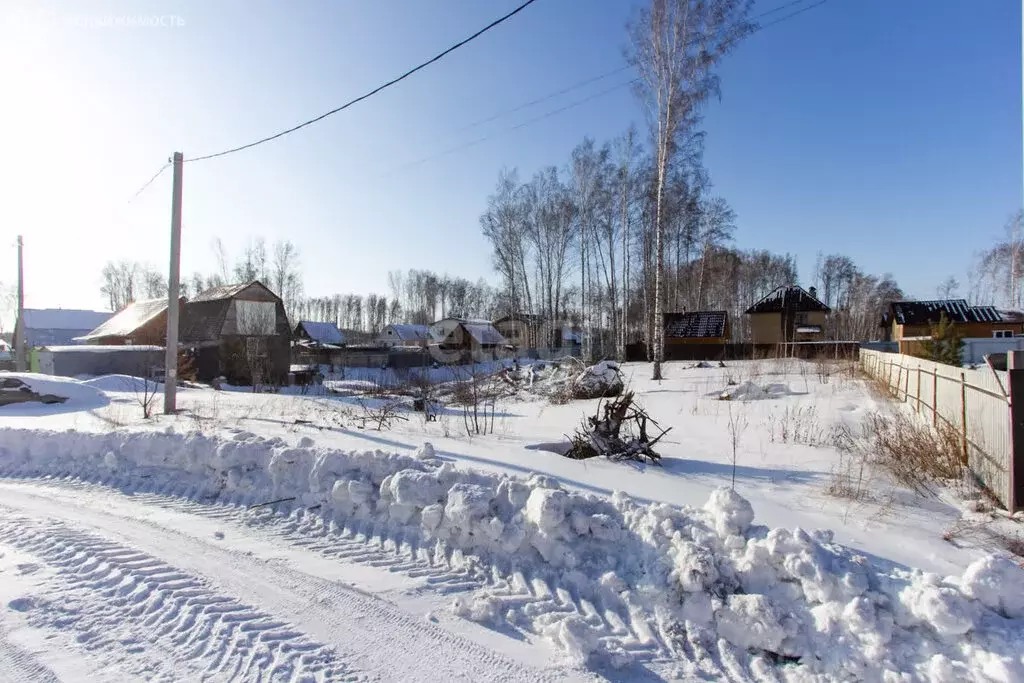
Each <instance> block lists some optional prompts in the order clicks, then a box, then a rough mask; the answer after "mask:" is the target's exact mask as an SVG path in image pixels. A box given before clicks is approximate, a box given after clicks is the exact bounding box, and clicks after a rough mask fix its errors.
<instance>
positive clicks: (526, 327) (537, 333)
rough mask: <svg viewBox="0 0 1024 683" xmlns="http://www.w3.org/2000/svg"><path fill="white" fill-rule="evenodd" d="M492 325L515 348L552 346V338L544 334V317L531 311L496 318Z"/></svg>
mask: <svg viewBox="0 0 1024 683" xmlns="http://www.w3.org/2000/svg"><path fill="white" fill-rule="evenodd" d="M492 325H493V326H494V329H496V330H497V331H498V332H499V333H500V334H501V336H502V337H504V338H505V340H506V341H507V342H508V343H509V344H511V345H512V346H514V347H516V348H517V349H536V348H540V347H542V346H553V345H554V339H548V338H546V337H549V336H551V335H547V334H545V331H544V330H545V327H546V326H545V325H544V318H542V317H541V316H539V315H534V314H532V313H513V314H512V315H506V316H505V317H504V318H498V319H497V320H495V321H494V322H493V323H492Z"/></svg>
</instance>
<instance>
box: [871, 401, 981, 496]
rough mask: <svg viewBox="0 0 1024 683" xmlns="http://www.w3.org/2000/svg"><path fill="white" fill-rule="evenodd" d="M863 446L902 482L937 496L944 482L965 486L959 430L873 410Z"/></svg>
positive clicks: (898, 412) (872, 457)
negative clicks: (963, 484) (932, 425)
mask: <svg viewBox="0 0 1024 683" xmlns="http://www.w3.org/2000/svg"><path fill="white" fill-rule="evenodd" d="M863 429H864V432H863V437H862V438H863V441H864V444H863V447H864V448H865V449H866V450H867V453H868V454H869V457H871V459H872V461H873V462H874V463H875V464H877V465H879V466H880V467H881V468H883V469H884V470H885V471H887V472H888V473H889V474H891V475H892V477H893V478H894V479H895V480H896V481H897V482H898V483H899V484H901V485H903V486H906V487H907V488H909V489H910V490H912V491H914V492H915V493H917V494H919V495H922V496H934V495H936V493H937V490H938V488H939V487H940V486H942V485H947V484H950V483H952V484H954V485H956V486H960V485H962V483H963V482H964V480H965V475H966V472H967V463H966V461H965V460H964V457H963V450H962V448H961V441H960V434H959V432H958V431H957V430H956V429H954V428H953V427H950V426H949V425H946V424H939V425H938V426H937V427H935V428H932V427H931V426H929V425H927V424H925V423H923V422H921V421H920V420H918V419H917V418H916V417H915V416H912V415H907V414H905V413H903V412H900V411H894V412H893V413H891V414H883V413H872V414H870V415H868V416H867V418H866V419H865V421H864V426H863Z"/></svg>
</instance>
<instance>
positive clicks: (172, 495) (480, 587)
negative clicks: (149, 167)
mask: <svg viewBox="0 0 1024 683" xmlns="http://www.w3.org/2000/svg"><path fill="white" fill-rule="evenodd" d="M23 481H27V482H33V481H38V480H37V479H33V478H27V479H24V480H23ZM40 483H43V484H45V485H58V486H60V487H62V488H69V489H72V490H82V491H95V492H98V493H107V494H109V493H110V492H111V487H116V486H117V482H113V481H111V482H105V483H93V482H90V481H85V480H82V479H78V478H74V477H65V478H57V479H54V478H46V479H44V480H43V481H42V482H40ZM134 484H135V485H134V486H125V489H126V490H127V489H131V490H133V491H135V492H134V493H133V496H132V497H133V499H135V500H138V501H141V502H144V503H146V504H149V505H154V506H158V507H162V508H165V509H169V510H174V511H177V512H183V513H186V514H190V515H197V516H200V517H205V518H207V519H211V520H215V521H217V522H219V523H231V524H239V525H243V526H247V527H252V528H256V529H259V530H260V531H264V532H270V533H273V534H275V535H277V536H279V537H281V538H283V539H284V540H286V541H288V542H289V543H291V544H292V545H294V546H296V547H299V548H302V549H304V550H308V551H311V552H317V553H319V554H321V555H322V556H324V557H328V558H332V559H336V560H339V561H343V562H352V563H358V564H366V565H369V566H373V567H377V568H380V569H385V570H387V571H390V572H395V573H399V574H403V575H406V576H410V577H413V578H419V579H422V580H424V582H425V583H426V586H427V589H428V590H432V591H434V592H436V593H438V594H442V595H452V596H455V595H458V594H461V593H470V592H472V593H474V594H478V595H482V596H488V595H493V596H495V597H498V598H500V599H501V600H503V601H506V602H508V603H511V604H513V605H514V606H515V608H516V609H517V610H518V611H519V612H520V613H521V614H522V615H523V617H522V618H520V619H518V620H517V621H516V623H515V625H516V626H517V627H518V628H520V629H522V630H523V631H525V632H528V633H532V634H534V635H541V636H543V635H544V634H543V633H541V632H540V630H539V629H540V628H543V625H544V624H545V623H546V622H545V619H544V615H545V614H550V615H554V614H555V613H561V614H568V615H571V616H572V617H573V618H574V619H576V620H579V621H581V622H583V623H585V624H586V625H587V626H588V628H589V632H590V633H591V635H592V636H593V637H594V638H596V639H597V640H598V641H599V642H600V643H601V648H600V649H601V650H603V651H605V652H607V653H609V654H610V655H612V656H615V655H619V654H621V655H624V656H625V657H627V658H628V659H629V660H631V661H634V662H639V663H643V662H649V663H655V662H667V661H671V660H673V659H675V657H677V656H678V654H677V653H674V652H673V650H672V648H670V647H668V646H666V643H667V642H669V640H670V636H669V635H668V634H665V633H663V632H662V625H661V624H659V623H658V622H657V620H655V619H654V618H653V617H652V615H646V614H645V613H644V612H643V611H642V610H637V609H633V608H631V606H630V605H629V604H626V603H623V602H622V601H621V600H616V601H614V604H601V603H600V602H595V601H592V600H588V599H586V598H582V597H580V596H578V595H577V594H576V593H575V591H574V589H573V587H572V586H562V585H560V583H559V581H558V578H559V577H558V575H557V574H556V573H553V572H548V573H541V572H540V571H538V569H537V568H536V567H533V568H531V569H530V571H531V572H533V574H531V575H529V576H527V573H525V572H524V570H519V569H512V568H498V567H496V566H482V565H480V564H479V563H478V562H476V561H475V558H474V560H473V561H467V559H466V558H465V556H464V555H463V553H462V552H461V551H460V550H451V549H449V548H446V547H443V546H442V545H439V544H436V543H430V544H426V545H424V544H421V543H420V539H418V538H416V537H410V538H406V537H404V536H403V534H402V533H401V531H396V530H395V529H393V528H390V527H388V526H387V525H386V524H380V523H376V522H373V521H364V520H356V519H353V520H346V521H345V522H344V523H342V524H341V525H338V524H336V523H334V522H333V521H330V520H327V519H325V518H324V517H323V516H322V515H320V514H319V513H316V512H312V511H307V510H305V508H298V509H295V510H290V511H288V512H285V511H287V510H288V505H287V504H282V505H279V506H278V510H279V511H275V508H272V507H265V508H259V509H255V510H252V509H249V508H248V506H246V505H240V504H235V503H233V502H231V501H226V500H223V499H212V500H210V499H207V500H203V501H200V500H196V497H195V493H194V491H191V490H185V489H182V488H180V487H178V488H173V487H172V488H171V489H169V488H168V487H161V488H160V489H159V490H157V491H154V490H152V487H150V488H149V490H148V491H147V490H144V489H145V488H146V487H145V485H144V484H143V486H139V485H138V484H139V482H134ZM534 622H536V623H534Z"/></svg>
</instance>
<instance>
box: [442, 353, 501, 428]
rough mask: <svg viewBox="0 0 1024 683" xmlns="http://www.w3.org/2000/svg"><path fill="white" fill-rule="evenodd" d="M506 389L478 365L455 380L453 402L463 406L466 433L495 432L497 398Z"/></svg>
mask: <svg viewBox="0 0 1024 683" xmlns="http://www.w3.org/2000/svg"><path fill="white" fill-rule="evenodd" d="M505 393H506V390H505V389H504V388H502V387H500V386H498V383H497V382H496V381H495V379H494V378H493V377H491V376H489V375H488V374H486V373H485V372H482V371H478V370H477V368H476V366H473V368H472V369H470V370H467V372H466V373H464V374H463V375H461V376H460V377H459V378H458V379H457V380H456V382H455V387H454V389H453V391H452V403H454V404H455V405H459V406H462V421H463V425H464V426H465V428H466V435H467V436H473V435H479V434H491V433H493V432H494V415H495V412H496V408H497V399H498V398H499V397H500V396H502V395H504V394H505Z"/></svg>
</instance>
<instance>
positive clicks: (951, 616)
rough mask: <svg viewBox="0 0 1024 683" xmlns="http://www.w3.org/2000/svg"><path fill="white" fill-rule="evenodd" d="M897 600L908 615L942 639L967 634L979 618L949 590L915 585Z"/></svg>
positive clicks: (962, 600) (965, 601)
mask: <svg viewBox="0 0 1024 683" xmlns="http://www.w3.org/2000/svg"><path fill="white" fill-rule="evenodd" d="M899 597H900V601H901V602H903V604H904V605H906V607H907V608H908V609H909V610H910V612H911V614H913V615H914V616H915V617H917V618H918V619H919V620H920V621H922V622H924V623H925V624H928V625H930V626H931V627H932V628H934V629H935V630H936V631H937V632H938V633H940V634H942V635H950V636H960V635H963V634H965V633H967V632H968V631H970V630H971V629H972V628H974V622H975V619H976V618H977V616H978V615H977V610H976V609H973V605H971V603H970V602H968V601H967V600H965V599H964V596H963V595H962V594H960V593H958V592H957V591H955V590H953V589H952V588H945V587H939V586H931V585H928V584H925V583H923V582H916V583H914V584H911V585H910V586H907V587H906V588H905V589H903V591H901V592H900V596H899Z"/></svg>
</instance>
